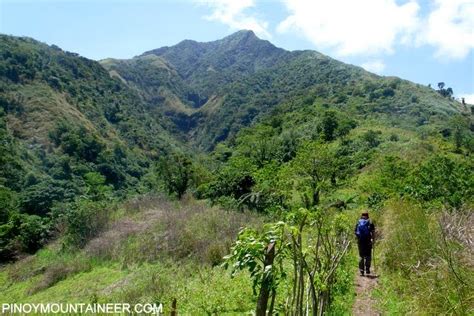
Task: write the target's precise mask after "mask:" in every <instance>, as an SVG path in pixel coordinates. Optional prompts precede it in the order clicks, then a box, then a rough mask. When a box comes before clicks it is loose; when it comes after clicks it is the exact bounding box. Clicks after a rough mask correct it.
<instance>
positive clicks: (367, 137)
mask: <svg viewBox="0 0 474 316" xmlns="http://www.w3.org/2000/svg"><path fill="white" fill-rule="evenodd" d="M381 134H382V132H380V131H374V130H371V129H369V130H368V131H367V132H365V133H364V134H363V135H362V139H363V140H364V141H365V142H366V143H367V145H368V146H369V148H375V147H377V146H378V145H380V135H381Z"/></svg>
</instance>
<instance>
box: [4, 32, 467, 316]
mask: <svg viewBox="0 0 474 316" xmlns="http://www.w3.org/2000/svg"><path fill="white" fill-rule="evenodd" d="M472 113H474V112H473V111H472V108H471V109H469V108H467V106H464V105H462V104H460V103H459V102H457V101H455V100H454V99H452V98H451V97H450V96H449V93H447V91H446V90H445V91H443V90H438V91H436V90H433V89H431V88H429V87H425V86H421V85H418V84H415V83H412V82H409V81H406V80H402V79H400V78H395V77H382V76H377V75H375V74H372V73H369V72H367V71H365V70H363V69H362V68H360V67H355V66H352V65H348V64H344V63H342V62H339V61H337V60H335V59H332V58H330V57H328V56H324V55H322V54H320V53H318V52H315V51H291V52H290V51H285V50H283V49H280V48H277V47H275V46H273V45H272V44H271V43H269V42H268V41H263V40H260V39H258V38H257V37H256V36H255V34H253V33H252V32H250V31H240V32H237V33H235V34H232V35H230V36H228V37H226V38H224V39H221V40H217V41H213V42H208V43H198V42H195V41H190V40H185V41H183V42H181V43H179V44H177V45H175V46H171V47H164V48H159V49H155V50H151V51H148V52H145V53H144V54H142V55H140V56H136V57H134V58H131V59H124V60H119V59H106V60H102V61H100V62H96V61H93V60H89V59H86V58H83V57H81V56H79V55H77V54H75V53H71V52H66V51H63V50H62V49H60V48H59V47H57V46H54V45H52V46H49V45H46V44H43V43H41V42H38V41H36V40H34V39H30V38H23V37H13V36H7V35H0V280H1V282H0V283H1V284H2V285H1V286H0V303H1V304H4V303H5V304H7V303H8V304H11V303H17V302H28V303H32V302H42V303H44V302H51V301H53V302H83V303H85V302H91V301H92V302H100V303H107V302H126V303H130V304H131V306H133V304H134V303H137V302H145V303H147V302H160V303H163V305H164V308H165V310H164V313H172V310H174V311H176V306H178V307H177V308H178V310H179V313H181V314H190V315H194V314H197V315H200V314H250V313H252V312H251V311H252V310H255V309H254V307H255V302H259V304H260V303H261V302H263V301H266V300H263V299H262V300H261V299H260V298H259V299H257V298H256V297H255V293H263V294H261V295H265V293H267V294H268V295H270V296H271V298H270V297H267V298H270V299H269V300H268V301H269V302H271V303H270V305H271V306H274V308H275V311H278V312H280V311H281V312H282V313H290V314H303V313H304V309H305V307H304V306H306V308H307V309H306V312H308V313H310V312H312V313H316V312H317V313H320V314H331V315H345V314H350V313H351V309H352V302H353V300H354V290H355V289H354V273H355V270H356V265H355V262H356V261H357V258H356V256H357V253H356V251H353V250H351V248H350V247H351V244H353V245H354V247H355V244H356V243H355V242H352V240H353V239H352V237H353V229H354V226H353V225H354V223H355V222H356V219H357V218H358V217H359V215H360V213H361V211H366V210H369V211H370V217H371V219H372V220H373V221H374V222H375V224H376V227H377V232H379V233H378V234H377V237H379V236H380V238H378V239H377V243H376V244H377V252H376V256H377V257H376V258H377V273H379V271H382V273H383V276H384V280H385V281H384V282H379V283H378V285H377V286H378V288H377V291H378V293H380V295H377V296H376V297H375V296H374V299H376V300H377V304H378V305H379V306H380V310H378V311H377V313H379V312H380V313H384V314H396V315H399V314H400V315H405V314H430V315H431V314H433V315H439V314H441V315H443V314H447V313H448V314H449V313H453V312H455V313H458V314H463V315H464V314H466V315H467V314H472V312H471V311H473V310H474V302H473V300H472V295H470V294H471V293H473V291H474V289H473V285H474V280H473V276H474V274H473V273H472V262H473V260H472V251H471V248H472V247H471V246H472V242H471V241H470V240H469V236H468V235H469V234H468V233H467V232H469V230H470V229H471V230H472V227H473V225H472V223H473V219H474V216H472V214H473V212H472V209H473V206H474V201H473V197H474V192H473V188H474V177H473V176H472V170H473V169H474V166H473V162H474V161H473V159H472V154H473V152H474V122H473V115H472ZM178 200H179V201H178ZM199 200H200V201H199ZM239 231H240V232H239ZM465 232H466V233H465ZM236 238H237V240H238V241H237V242H233V241H235V240H236ZM316 241H318V242H316ZM354 241H355V240H354ZM269 243H272V244H273V246H274V247H275V248H272V249H275V253H274V254H275V257H274V258H273V260H274V261H273V265H271V269H267V267H269V265H267V264H266V261H267V258H270V257H271V256H269V251H271V250H270V247H268V244H269ZM226 254H230V255H228V256H225V255H226ZM224 256H225V257H224ZM374 258H375V257H374ZM224 262H225V263H226V265H228V266H229V267H230V268H231V269H233V270H234V271H233V272H236V273H232V277H231V276H230V274H229V271H226V270H225V269H224V268H223V265H222V263H224ZM235 269H237V270H239V269H241V270H247V271H241V272H238V271H236V270H235ZM249 272H250V273H249ZM267 276H271V278H267ZM308 276H309V277H308ZM314 276H317V278H315V277H314ZM313 277H314V278H313ZM267 281H268V282H274V283H273V284H272V286H271V287H267V288H266V290H265V288H264V286H268V284H269V283H267ZM262 289H263V290H262ZM303 293H307V294H308V295H303ZM309 293H311V295H309ZM304 297H307V302H306V301H305V299H304ZM235 298H239V299H238V300H235ZM446 302H449V304H446ZM5 304H4V305H5ZM8 304H7V305H8ZM9 306H10V305H9ZM265 309H266V308H265V307H264V306H263V307H259V310H261V311H265ZM262 314H264V312H263V313H262ZM270 314H271V312H270Z"/></svg>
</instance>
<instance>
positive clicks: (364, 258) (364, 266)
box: [357, 240, 372, 272]
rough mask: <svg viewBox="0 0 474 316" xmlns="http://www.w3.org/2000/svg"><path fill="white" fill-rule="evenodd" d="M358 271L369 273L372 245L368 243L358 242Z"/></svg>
mask: <svg viewBox="0 0 474 316" xmlns="http://www.w3.org/2000/svg"><path fill="white" fill-rule="evenodd" d="M357 246H358V247H359V257H360V259H359V270H360V271H364V270H365V272H369V271H370V262H371V261H372V243H371V242H370V240H369V241H367V242H364V241H362V242H361V241H359V242H358V244H357Z"/></svg>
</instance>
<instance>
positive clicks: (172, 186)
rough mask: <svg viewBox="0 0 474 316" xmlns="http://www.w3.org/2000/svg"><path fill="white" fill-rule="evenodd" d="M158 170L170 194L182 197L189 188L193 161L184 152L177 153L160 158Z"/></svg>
mask: <svg viewBox="0 0 474 316" xmlns="http://www.w3.org/2000/svg"><path fill="white" fill-rule="evenodd" d="M158 172H159V177H160V178H161V180H162V181H163V184H164V186H165V189H166V190H167V191H168V194H170V195H176V196H177V197H178V199H180V198H181V197H182V196H183V194H184V193H185V192H186V190H187V189H188V185H189V182H190V180H191V176H192V163H191V160H189V158H188V157H186V156H185V155H184V154H181V153H175V154H172V155H170V156H167V157H164V158H162V159H161V160H160V162H159V164H158Z"/></svg>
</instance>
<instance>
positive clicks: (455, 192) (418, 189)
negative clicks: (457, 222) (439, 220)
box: [407, 155, 474, 207]
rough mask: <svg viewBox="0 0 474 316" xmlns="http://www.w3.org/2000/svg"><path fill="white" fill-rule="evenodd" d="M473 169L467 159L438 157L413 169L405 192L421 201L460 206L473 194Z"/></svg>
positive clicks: (470, 161)
mask: <svg viewBox="0 0 474 316" xmlns="http://www.w3.org/2000/svg"><path fill="white" fill-rule="evenodd" d="M472 168H473V165H472V160H470V159H466V160H465V159H455V158H450V157H449V156H444V155H437V156H434V157H431V158H430V159H428V160H427V161H426V162H424V163H423V164H421V165H420V166H419V167H418V168H416V169H415V170H414V172H413V173H412V175H411V177H410V179H409V180H408V187H407V191H408V193H409V194H411V195H412V196H414V197H416V198H418V199H420V200H422V201H434V202H436V201H437V202H442V203H445V204H447V205H450V206H453V207H460V206H461V205H462V204H463V202H467V201H469V200H470V199H471V198H472V196H473V194H474V192H473V191H472V190H473V187H474V178H473V177H472V173H471V170H472Z"/></svg>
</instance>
